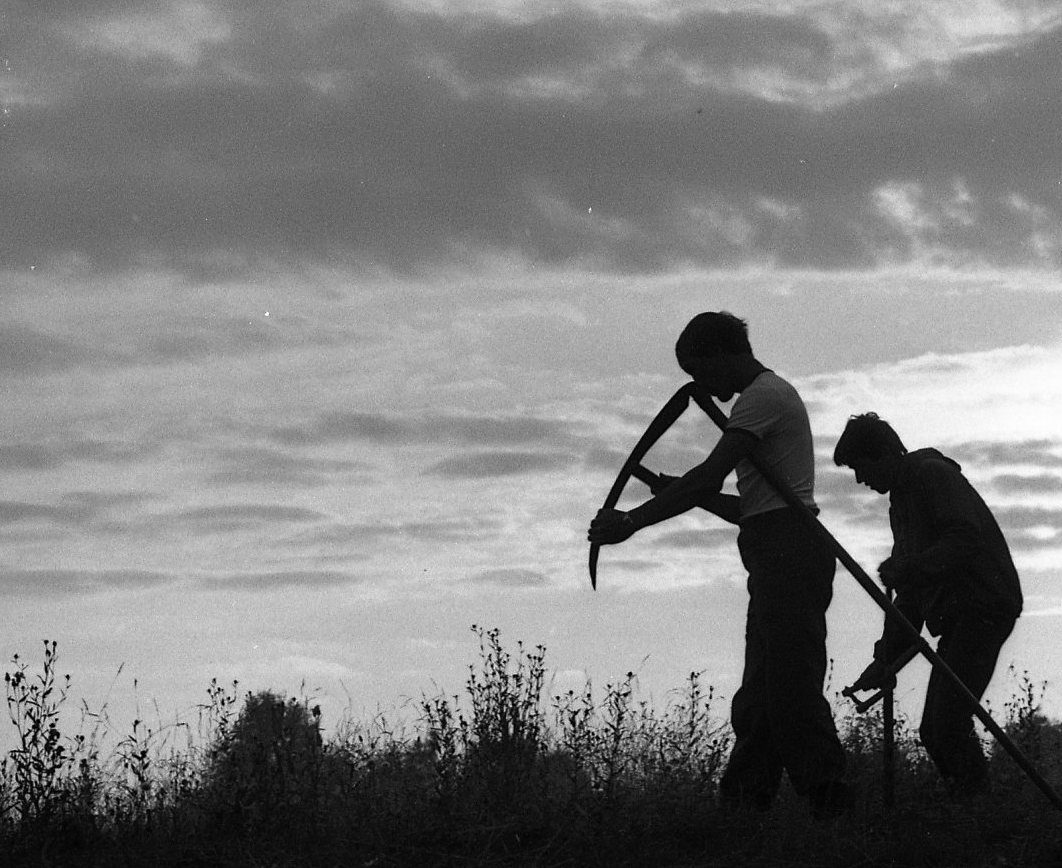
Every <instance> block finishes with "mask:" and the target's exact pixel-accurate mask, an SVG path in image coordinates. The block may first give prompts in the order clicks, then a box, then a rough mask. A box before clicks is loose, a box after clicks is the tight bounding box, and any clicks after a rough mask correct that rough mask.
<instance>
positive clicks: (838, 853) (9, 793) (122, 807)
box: [0, 627, 1062, 868]
mask: <svg viewBox="0 0 1062 868" xmlns="http://www.w3.org/2000/svg"><path fill="white" fill-rule="evenodd" d="M473 632H474V634H475V636H476V637H477V639H478V642H479V655H478V660H477V661H476V662H474V663H473V664H472V665H471V666H470V667H469V676H468V680H467V682H466V684H465V685H464V690H463V692H462V693H461V695H460V696H449V695H437V696H430V697H424V698H423V700H422V703H421V707H420V717H419V719H418V720H415V721H412V722H409V723H406V724H402V725H401V726H400V725H398V724H396V723H392V722H389V721H388V720H386V719H384V718H378V719H375V720H372V721H360V722H359V721H354V720H346V721H342V722H341V723H340V725H339V726H338V727H333V729H335V733H336V734H335V735H334V736H331V737H329V738H328V739H324V738H322V736H321V720H320V711H319V709H317V708H316V707H314V706H313V704H312V702H311V701H310V700H307V699H305V698H302V699H300V698H287V697H284V696H279V695H276V694H274V693H271V692H268V691H267V692H259V693H255V694H244V695H240V694H239V693H238V691H237V689H236V686H235V685H233V686H232V687H231V688H226V687H224V686H222V685H219V684H217V683H216V682H214V683H211V684H210V685H209V686H208V687H207V689H206V691H205V694H204V697H205V698H204V703H203V706H202V708H201V711H202V717H201V724H200V726H199V728H198V731H197V732H195V733H192V732H189V731H188V729H187V727H183V728H167V727H158V728H156V729H152V728H149V727H147V726H146V725H145V724H144V723H143V722H142V721H136V722H134V723H133V725H132V726H131V728H130V730H129V731H128V732H125V733H115V732H112V731H110V730H109V729H108V727H107V725H106V723H107V722H106V718H105V717H104V716H99V715H95V716H93V715H88V716H87V717H85V718H84V719H83V720H82V725H81V727H80V729H79V731H78V732H76V733H66V732H63V731H62V728H61V725H60V720H61V718H62V715H61V713H60V712H61V710H62V707H63V705H64V703H65V702H67V701H68V692H69V690H70V681H69V678H68V677H61V676H60V675H59V670H58V655H57V648H56V645H55V643H54V642H46V643H45V645H44V657H43V659H42V660H41V661H39V662H35V663H34V664H33V665H32V666H31V665H30V664H28V663H26V662H25V661H23V660H21V659H19V658H17V657H16V658H15V659H14V660H13V661H12V664H11V667H10V669H9V671H8V672H7V673H6V675H5V683H6V692H7V708H8V713H9V719H10V724H11V726H13V727H14V728H15V733H16V735H17V744H18V747H16V748H15V749H14V750H12V751H10V752H9V753H8V755H7V756H6V757H5V758H4V765H3V776H2V779H0V838H2V840H0V854H2V855H0V863H2V864H5V865H12V866H22V865H25V866H30V865H41V866H59V865H78V866H96V865H98V866H116V865H151V866H189V868H191V866H208V865H210V866H214V865H216V866H397V865H454V866H457V865H467V866H501V865H541V866H569V865H570V866H576V865H590V866H597V865H600V866H606V865H607V866H612V865H654V866H655V865H661V866H663V865H675V866H809V868H811V866H814V868H829V866H908V865H910V866H963V868H976V866H1045V868H1046V866H1062V812H1060V811H1059V810H1057V809H1056V808H1054V807H1053V806H1052V805H1051V804H1050V802H1049V801H1048V800H1047V799H1046V798H1045V796H1044V795H1043V794H1042V793H1041V792H1040V791H1039V790H1038V789H1036V788H1035V787H1034V786H1033V785H1032V784H1030V783H1029V782H1028V780H1027V779H1026V778H1025V776H1024V774H1023V773H1022V772H1021V771H1020V770H1019V769H1018V768H1017V766H1016V765H1015V764H1014V762H1013V761H1012V760H1011V758H1010V757H1009V756H1007V755H1005V754H1004V753H1002V752H1001V751H997V750H995V749H994V748H990V751H991V763H992V773H993V785H994V789H993V792H992V794H991V795H986V796H983V797H980V798H979V800H975V801H972V802H967V803H962V804H960V803H956V802H954V801H952V800H950V799H948V798H947V797H946V795H945V794H944V792H943V790H942V788H941V787H940V785H939V783H938V781H937V780H936V775H935V773H934V771H933V769H932V767H931V765H930V764H929V763H928V761H927V759H926V757H925V755H924V753H923V752H922V750H921V748H920V746H919V745H918V743H917V738H916V736H915V735H914V734H913V733H912V728H911V725H910V724H909V723H908V722H907V721H904V720H901V721H900V722H899V724H898V726H897V734H896V737H897V756H896V762H895V774H896V802H895V806H894V807H892V808H888V807H886V806H885V805H884V804H883V796H882V759H881V741H882V722H881V717H880V712H879V711H878V712H870V713H868V714H866V715H863V716H856V715H854V713H852V712H850V710H848V709H847V708H846V706H845V705H839V706H838V708H837V718H838V722H839V726H840V728H841V731H842V737H843V740H844V743H845V746H846V749H847V752H848V757H849V764H850V780H851V781H852V782H853V784H854V785H855V787H856V789H857V792H858V795H857V796H856V798H855V799H854V800H853V804H852V805H851V809H850V810H849V811H848V813H847V814H846V815H844V816H843V817H841V818H839V819H836V820H830V821H821V822H816V821H813V820H812V818H811V817H810V815H809V813H808V810H807V808H806V806H805V805H804V804H803V803H802V802H801V801H800V800H798V799H796V798H795V797H794V795H793V793H792V792H791V791H790V790H788V789H783V792H782V794H781V797H780V799H779V801H778V803H777V804H776V806H775V807H774V809H773V810H771V811H770V812H768V813H765V814H752V815H732V814H724V813H722V812H721V811H720V810H718V809H717V808H716V806H715V790H716V785H717V782H718V778H719V775H720V773H721V771H722V768H723V765H724V763H725V760H726V756H727V752H728V750H729V746H730V733H729V730H728V728H727V725H726V723H725V716H726V708H725V706H724V707H717V705H719V706H722V704H721V703H718V702H717V701H716V698H715V697H714V695H713V691H712V689H711V688H710V687H707V686H705V685H704V684H703V683H702V679H701V677H700V676H699V675H698V674H697V673H692V674H691V675H690V676H689V678H688V680H687V683H686V684H685V685H684V687H683V688H682V689H681V690H677V691H676V693H675V694H674V697H675V698H674V699H673V701H672V702H671V703H670V704H668V705H667V706H666V707H664V708H654V707H650V706H649V705H648V704H647V703H645V702H643V701H641V700H640V699H639V697H638V696H637V695H636V693H635V690H634V688H633V685H634V675H633V674H628V675H627V676H625V677H623V678H621V679H618V680H617V681H616V682H615V683H612V684H608V685H606V686H605V688H604V689H603V690H602V691H601V692H600V694H597V693H595V692H594V691H593V690H592V689H591V687H590V685H587V686H586V688H585V689H584V690H583V691H580V692H570V693H567V694H565V695H560V696H548V695H546V694H545V689H544V685H545V683H546V664H545V649H544V648H542V647H535V648H533V649H529V648H525V647H524V646H523V645H521V644H520V643H517V644H516V645H515V646H514V647H513V648H511V649H507V648H506V647H505V646H504V644H503V643H502V641H501V638H500V637H499V635H498V633H497V631H495V630H484V629H481V628H478V627H473ZM1011 674H1012V675H1013V676H1014V677H1015V684H1016V688H1015V693H1014V696H1013V697H1012V699H1011V700H1010V701H1008V702H1007V703H1006V706H1005V708H1004V709H1003V710H1002V713H1001V714H1000V723H1002V724H1003V725H1004V728H1005V729H1006V730H1007V732H1008V734H1009V735H1010V736H1011V737H1012V738H1013V739H1014V740H1015V742H1016V743H1017V744H1018V745H1019V746H1020V747H1021V748H1022V749H1023V751H1025V752H1026V753H1027V754H1028V755H1029V757H1030V758H1031V759H1032V760H1033V762H1034V763H1035V764H1036V765H1037V767H1038V768H1039V769H1040V770H1041V772H1042V773H1043V774H1044V775H1045V777H1046V778H1047V779H1048V780H1049V781H1050V782H1051V783H1052V784H1053V785H1054V786H1055V787H1056V788H1059V787H1062V735H1060V733H1062V726H1060V725H1059V724H1057V723H1055V722H1052V721H1049V720H1047V719H1045V718H1044V717H1043V715H1042V714H1041V713H1040V712H1039V700H1040V697H1041V696H1042V691H1043V686H1042V685H1039V686H1038V685H1035V684H1033V683H1032V682H1031V681H1030V680H1029V678H1028V676H1027V675H1020V674H1016V673H1011ZM5 858H6V860H7V861H6V862H5V861H3V860H4V859H5Z"/></svg>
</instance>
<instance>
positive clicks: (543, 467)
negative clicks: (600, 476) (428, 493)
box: [425, 452, 575, 479]
mask: <svg viewBox="0 0 1062 868" xmlns="http://www.w3.org/2000/svg"><path fill="white" fill-rule="evenodd" d="M574 463H575V459H574V458H573V457H572V456H568V455H555V454H546V453H537V452H477V453H471V454H468V455H456V456H454V457H452V458H446V459H443V460H442V461H439V462H437V463H436V464H434V465H432V466H431V467H429V468H428V469H427V470H426V471H425V472H426V473H427V474H429V475H431V476H442V477H445V478H448V479H488V478H492V477H499V476H518V475H521V474H527V473H541V472H555V471H560V470H563V469H565V468H566V467H570V466H571V465H573V464H574Z"/></svg>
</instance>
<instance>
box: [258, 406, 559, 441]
mask: <svg viewBox="0 0 1062 868" xmlns="http://www.w3.org/2000/svg"><path fill="white" fill-rule="evenodd" d="M567 427H568V426H567V425H566V424H565V423H563V422H558V421H555V420H550V419H541V418H535V417H522V418H521V417H511V418H504V417H497V416H468V417H463V416H445V415H435V414H430V415H428V416H426V417H419V418H416V419H407V418H401V417H398V416H393V415H388V414H384V413H367V412H357V411H354V412H348V411H338V412H330V413H324V414H321V415H320V416H318V417H317V418H316V419H315V420H314V421H312V422H310V423H308V424H305V425H301V426H285V427H281V428H277V429H274V430H273V431H271V432H270V436H271V437H272V438H273V439H274V440H277V441H279V442H281V443H285V444H289V445H314V444H325V443H337V442H338V443H341V442H346V441H356V440H366V441H369V442H372V443H381V444H384V445H401V444H404V443H463V444H479V445H487V444H490V445H519V444H523V443H536V442H541V441H543V440H548V439H551V438H554V437H557V436H559V435H561V434H564V433H565V432H566V431H567Z"/></svg>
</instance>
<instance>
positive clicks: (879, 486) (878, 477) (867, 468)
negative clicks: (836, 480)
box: [833, 413, 907, 494]
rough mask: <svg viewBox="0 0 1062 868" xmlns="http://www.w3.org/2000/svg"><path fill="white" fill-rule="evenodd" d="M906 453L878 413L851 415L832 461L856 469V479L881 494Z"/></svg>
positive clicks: (894, 474)
mask: <svg viewBox="0 0 1062 868" xmlns="http://www.w3.org/2000/svg"><path fill="white" fill-rule="evenodd" d="M906 454H907V447H906V446H904V445H903V441H902V440H900V436H899V435H898V434H897V433H896V432H895V431H894V430H893V428H892V426H891V425H890V424H889V423H888V422H886V421H885V420H884V419H882V418H880V417H879V416H878V414H877V413H863V414H862V415H860V416H852V417H850V418H849V420H848V424H847V425H845V426H844V431H843V433H842V434H841V437H840V439H839V440H838V441H837V446H836V448H835V449H834V450H833V463H834V464H836V465H837V466H838V467H850V468H852V470H853V471H855V476H856V482H860V483H863V484H864V485H867V486H869V487H870V488H872V489H874V490H875V491H877V492H878V493H880V494H885V493H886V492H887V491H889V490H890V489H891V488H892V483H893V480H894V479H895V478H896V469H897V466H898V462H899V459H900V458H902V457H903V456H904V455H906Z"/></svg>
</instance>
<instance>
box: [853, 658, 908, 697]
mask: <svg viewBox="0 0 1062 868" xmlns="http://www.w3.org/2000/svg"><path fill="white" fill-rule="evenodd" d="M895 686H896V675H895V674H894V673H892V672H889V670H888V667H887V666H886V665H885V664H884V663H882V662H881V661H880V660H875V661H874V662H873V663H871V664H870V665H869V666H868V667H867V668H866V669H864V670H863V673H862V674H861V675H860V676H859V677H858V678H857V679H856V680H855V684H853V685H852V686H851V687H850V688H848V689H849V690H852V691H859V690H880V689H882V688H886V687H890V688H891V687H895Z"/></svg>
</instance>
